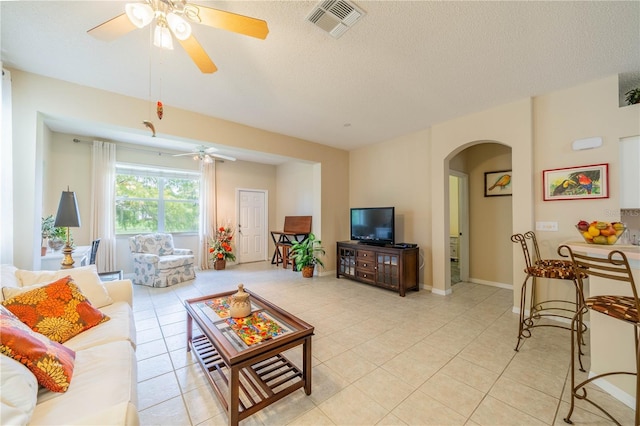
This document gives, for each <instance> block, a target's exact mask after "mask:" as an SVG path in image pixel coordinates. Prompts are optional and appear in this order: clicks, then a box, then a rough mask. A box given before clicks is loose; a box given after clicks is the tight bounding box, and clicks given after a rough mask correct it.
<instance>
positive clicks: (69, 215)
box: [54, 191, 80, 228]
mask: <svg viewBox="0 0 640 426" xmlns="http://www.w3.org/2000/svg"><path fill="white" fill-rule="evenodd" d="M54 226H56V227H72V228H79V227H80V211H79V210H78V201H77V200H76V193H75V192H72V191H62V195H61V196H60V204H59V205H58V213H57V214H56V222H55V223H54Z"/></svg>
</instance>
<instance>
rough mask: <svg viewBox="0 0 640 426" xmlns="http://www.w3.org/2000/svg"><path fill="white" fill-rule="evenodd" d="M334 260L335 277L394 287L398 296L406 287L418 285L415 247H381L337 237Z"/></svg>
mask: <svg viewBox="0 0 640 426" xmlns="http://www.w3.org/2000/svg"><path fill="white" fill-rule="evenodd" d="M336 261H337V268H336V278H340V277H341V276H343V277H345V278H349V279H351V280H355V281H360V282H363V283H366V284H372V285H375V286H378V287H383V288H386V289H389V290H394V291H397V292H398V293H399V294H400V296H402V297H404V295H405V292H406V291H407V290H415V291H418V289H419V286H418V280H419V278H418V277H419V275H418V268H419V249H418V247H414V248H396V247H390V246H382V247H381V246H374V245H367V244H359V243H358V242H357V241H340V242H338V243H337V256H336Z"/></svg>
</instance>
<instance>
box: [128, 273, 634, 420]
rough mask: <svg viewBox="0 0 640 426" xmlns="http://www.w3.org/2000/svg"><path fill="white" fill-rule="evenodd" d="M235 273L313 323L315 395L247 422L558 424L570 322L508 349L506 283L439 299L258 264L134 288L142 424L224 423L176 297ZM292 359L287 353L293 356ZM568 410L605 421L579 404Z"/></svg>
mask: <svg viewBox="0 0 640 426" xmlns="http://www.w3.org/2000/svg"><path fill="white" fill-rule="evenodd" d="M238 283H243V284H244V285H245V287H246V288H248V289H250V290H252V291H254V292H256V293H258V294H260V295H261V296H264V297H265V298H266V299H268V300H270V301H272V302H274V303H275V304H277V305H278V306H280V307H282V308H284V309H285V310H288V311H289V312H291V313H293V314H295V315H297V316H299V317H300V318H302V319H303V320H305V321H307V322H308V323H310V324H312V325H314V326H315V336H314V338H313V345H312V346H313V382H312V383H313V392H312V394H311V395H310V396H306V395H305V394H304V391H302V390H298V391H296V392H294V393H293V394H291V395H289V396H287V397H286V398H284V399H283V400H281V401H279V402H277V403H275V404H273V405H272V406H270V407H267V408H265V409H264V410H262V411H260V412H258V413H256V414H254V415H252V416H251V417H249V418H248V419H246V420H244V421H242V422H241V424H242V425H474V426H475V425H492V426H493V425H538V424H540V425H545V424H546V425H550V424H557V425H564V424H565V423H564V422H563V420H562V418H563V417H564V416H565V415H566V413H567V411H568V407H569V403H568V401H569V393H568V383H569V381H570V377H569V376H570V375H569V363H570V358H569V344H570V340H569V332H568V331H566V330H562V329H556V328H550V327H544V328H538V329H535V330H534V336H533V337H532V338H530V339H528V340H527V341H526V342H525V343H524V345H523V346H522V347H521V349H520V351H519V352H514V350H513V348H514V344H515V341H516V334H517V324H518V319H517V316H516V315H515V314H513V313H512V304H513V294H512V291H510V290H505V289H499V288H494V287H488V286H483V285H477V284H470V283H459V284H457V285H455V286H454V291H453V294H452V295H450V296H447V297H444V296H437V295H434V294H431V293H430V292H429V291H424V290H421V291H419V292H409V293H408V294H407V296H406V297H404V298H402V297H399V296H398V295H397V294H396V293H394V292H391V291H388V290H383V289H379V288H376V287H372V286H368V285H364V284H360V283H356V282H353V281H350V280H346V279H336V278H335V277H333V276H324V277H314V278H312V279H304V278H302V277H301V275H300V274H299V273H294V272H292V271H291V270H290V269H288V270H284V269H282V268H276V267H275V266H273V265H270V264H269V263H267V262H259V263H254V264H245V265H238V266H232V267H230V268H228V269H226V270H224V271H206V272H199V273H198V274H197V278H196V279H195V280H194V281H190V282H187V283H182V284H179V285H176V286H172V287H169V288H165V289H155V288H147V287H143V286H134V299H135V300H134V312H135V318H136V326H137V338H138V347H137V351H136V355H137V359H138V409H139V412H140V420H141V423H142V425H218V424H219V425H223V424H227V417H226V415H225V413H224V411H223V407H222V405H221V404H220V403H219V402H218V400H217V398H216V396H215V394H214V393H213V391H212V390H211V389H210V387H209V384H208V383H207V381H206V378H205V376H204V375H203V372H202V371H201V369H200V367H199V366H198V365H197V364H194V360H193V358H192V357H191V355H190V354H189V353H187V352H186V350H185V348H186V314H185V311H184V307H183V300H185V299H188V298H193V297H198V296H202V295H207V294H213V293H216V292H221V291H227V290H232V289H235V288H236V286H237V284H238ZM288 355H289V356H290V357H291V358H292V360H293V361H294V362H295V361H296V359H299V357H300V355H301V354H299V353H298V354H296V353H294V354H288ZM296 356H297V357H298V358H296ZM585 360H586V362H587V365H588V361H589V359H588V355H587V356H586V358H585ZM590 392H597V393H598V396H597V398H598V400H599V401H603V405H604V406H605V407H607V408H608V409H610V410H611V411H612V412H613V413H614V415H616V416H618V418H619V419H620V420H621V421H622V423H623V424H633V410H631V409H629V408H628V407H626V406H625V405H623V404H622V403H620V402H618V401H617V400H615V399H613V398H611V397H609V396H608V395H607V394H605V393H603V392H600V391H599V390H598V388H595V387H594V388H593V389H592V390H590ZM572 420H573V421H574V423H575V424H577V425H587V424H588V425H596V424H598V425H600V424H612V422H610V421H609V420H608V419H606V418H604V416H603V415H602V414H601V413H599V412H598V411H597V410H596V409H595V408H593V407H591V406H589V405H588V404H584V403H580V402H579V403H578V408H577V409H576V411H575V412H574V414H573V417H572Z"/></svg>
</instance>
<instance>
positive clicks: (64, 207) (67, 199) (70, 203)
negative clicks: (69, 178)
mask: <svg viewBox="0 0 640 426" xmlns="http://www.w3.org/2000/svg"><path fill="white" fill-rule="evenodd" d="M54 226H57V227H66V228H67V243H66V244H65V246H64V248H63V249H62V254H63V255H64V257H63V259H62V263H61V269H70V268H73V263H74V261H73V258H72V257H71V253H73V248H72V247H71V233H70V232H69V228H70V227H74V228H79V227H80V211H79V210H78V202H77V201H76V193H75V192H71V191H69V187H67V190H66V191H62V196H60V204H59V205H58V213H57V214H56V222H55V224H54Z"/></svg>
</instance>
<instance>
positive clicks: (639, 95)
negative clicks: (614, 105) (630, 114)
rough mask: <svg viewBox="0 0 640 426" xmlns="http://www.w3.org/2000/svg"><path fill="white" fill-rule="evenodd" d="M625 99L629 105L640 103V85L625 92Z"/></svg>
mask: <svg viewBox="0 0 640 426" xmlns="http://www.w3.org/2000/svg"><path fill="white" fill-rule="evenodd" d="M624 100H625V101H627V105H634V104H637V103H640V87H636V88H635V89H631V90H629V91H628V92H627V93H625V98H624Z"/></svg>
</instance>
